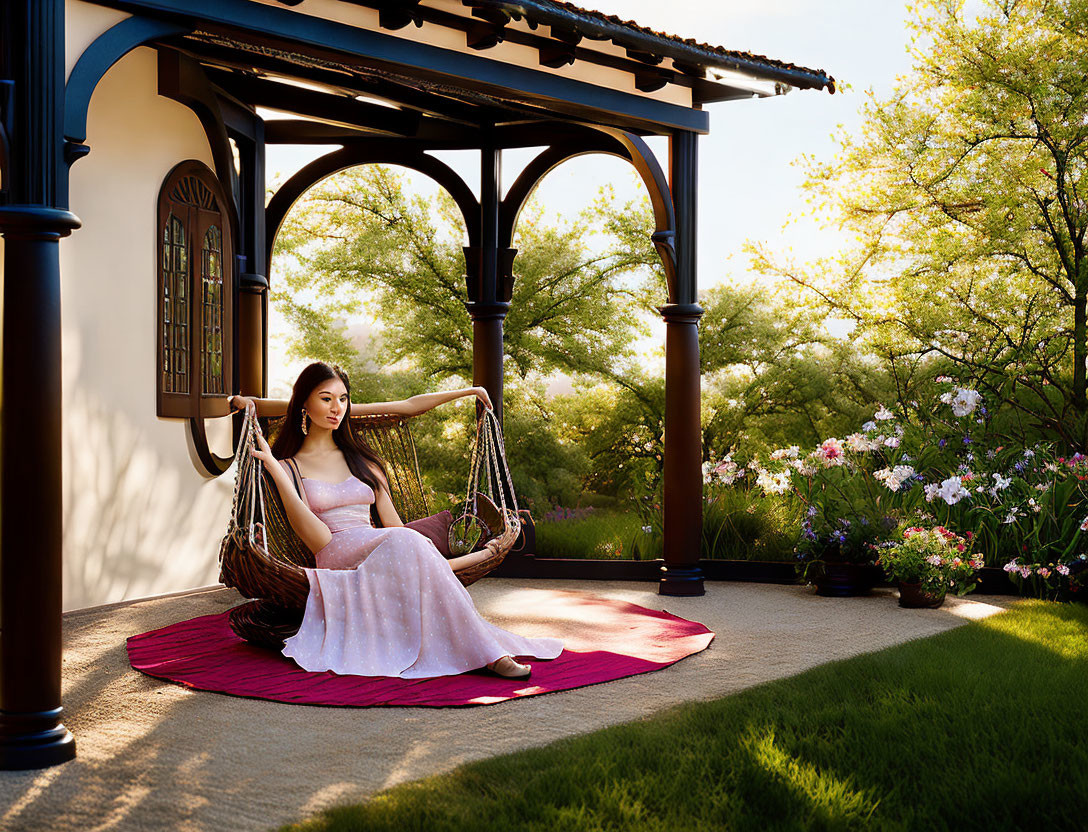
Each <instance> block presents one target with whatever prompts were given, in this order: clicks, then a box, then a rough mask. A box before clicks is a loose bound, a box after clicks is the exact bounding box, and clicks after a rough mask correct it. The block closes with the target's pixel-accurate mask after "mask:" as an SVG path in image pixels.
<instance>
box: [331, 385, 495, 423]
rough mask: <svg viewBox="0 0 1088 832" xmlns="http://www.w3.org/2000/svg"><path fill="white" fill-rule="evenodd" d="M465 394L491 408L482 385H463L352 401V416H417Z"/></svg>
mask: <svg viewBox="0 0 1088 832" xmlns="http://www.w3.org/2000/svg"><path fill="white" fill-rule="evenodd" d="M465 396H476V397H477V398H478V399H479V400H480V401H481V402H483V403H484V407H486V408H488V409H489V410H490V409H491V399H490V397H489V396H488V395H487V390H485V389H484V388H483V387H463V388H461V389H460V390H446V391H443V392H441V393H420V394H419V395H418V396H412V397H411V398H407V399H400V400H399V401H395V402H366V403H360V402H352V403H351V415H352V416H370V415H376V414H394V415H397V416H418V415H419V414H420V413H426V412H427V411H428V410H431V409H432V408H435V407H438V405H440V404H445V403H446V402H452V401H453V400H454V399H461V398H464V397H465Z"/></svg>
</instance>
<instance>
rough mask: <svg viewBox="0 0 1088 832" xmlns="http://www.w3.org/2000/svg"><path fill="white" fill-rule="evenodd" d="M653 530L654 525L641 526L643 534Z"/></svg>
mask: <svg viewBox="0 0 1088 832" xmlns="http://www.w3.org/2000/svg"><path fill="white" fill-rule="evenodd" d="M653 530H654V527H653V526H643V527H642V532H643V534H649V533H650V532H652V531H653Z"/></svg>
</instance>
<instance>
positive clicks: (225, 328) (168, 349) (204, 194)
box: [156, 160, 234, 419]
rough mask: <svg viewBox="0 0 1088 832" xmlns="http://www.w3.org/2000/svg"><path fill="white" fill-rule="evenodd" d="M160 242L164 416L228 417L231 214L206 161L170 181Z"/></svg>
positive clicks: (183, 167)
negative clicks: (226, 401) (226, 399)
mask: <svg viewBox="0 0 1088 832" xmlns="http://www.w3.org/2000/svg"><path fill="white" fill-rule="evenodd" d="M158 239H159V279H158V293H157V295H156V304H157V307H158V312H157V330H156V331H157V333H158V344H159V347H158V363H157V367H158V413H159V415H160V416H174V417H181V418H184V417H189V418H192V419H202V418H204V417H210V416H222V415H225V414H226V413H227V412H228V410H227V408H226V406H225V404H224V402H225V396H226V395H228V394H229V393H230V392H231V391H232V390H233V387H232V379H231V376H230V374H231V344H232V332H231V317H232V308H231V307H232V301H233V297H232V296H233V291H232V287H233V285H234V280H233V271H232V265H233V263H234V257H233V253H232V250H231V214H230V205H229V204H228V202H227V199H226V196H225V194H224V193H223V189H222V187H220V185H219V181H218V180H217V179H216V176H215V174H214V173H213V172H212V171H211V169H210V168H208V167H207V166H206V165H205V164H203V163H202V162H198V161H195V160H189V161H186V162H182V163H181V164H179V165H177V166H176V167H175V168H174V169H173V170H172V171H170V173H169V174H168V175H167V177H166V179H165V180H164V181H163V184H162V188H161V189H160V191H159V212H158Z"/></svg>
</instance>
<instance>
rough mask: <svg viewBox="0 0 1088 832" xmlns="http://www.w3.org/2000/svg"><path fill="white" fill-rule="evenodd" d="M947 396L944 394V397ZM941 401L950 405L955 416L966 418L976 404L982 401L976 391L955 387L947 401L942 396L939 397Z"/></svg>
mask: <svg viewBox="0 0 1088 832" xmlns="http://www.w3.org/2000/svg"><path fill="white" fill-rule="evenodd" d="M947 395H948V394H947V393H946V394H945V396H947ZM941 401H942V402H944V403H945V404H950V405H952V412H953V413H954V414H955V415H957V416H966V415H968V414H969V413H972V412H974V409H975V408H976V407H978V403H979V402H980V401H982V395H981V394H980V393H979V392H978V391H977V390H969V389H968V388H966V387H957V388H956V389H955V391H954V393H953V394H952V396H951V397H950V398H949V400H948V401H945V397H944V396H941Z"/></svg>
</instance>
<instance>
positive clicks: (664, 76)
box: [635, 69, 672, 92]
mask: <svg viewBox="0 0 1088 832" xmlns="http://www.w3.org/2000/svg"><path fill="white" fill-rule="evenodd" d="M671 75H672V73H671V72H667V71H663V70H660V69H644V70H642V71H640V72H636V73H635V88H636V89H639V90H641V91H642V92H656V91H657V90H659V89H661V88H662V87H664V86H665V85H666V84H667V83H669V78H670V76H671Z"/></svg>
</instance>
